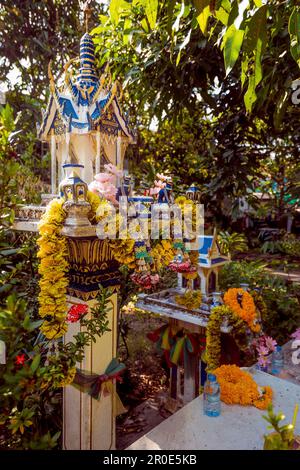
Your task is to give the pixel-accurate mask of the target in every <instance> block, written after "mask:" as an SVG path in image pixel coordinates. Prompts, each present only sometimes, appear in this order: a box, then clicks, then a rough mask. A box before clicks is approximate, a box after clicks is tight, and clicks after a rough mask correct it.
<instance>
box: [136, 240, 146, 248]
mask: <svg viewBox="0 0 300 470" xmlns="http://www.w3.org/2000/svg"><path fill="white" fill-rule="evenodd" d="M144 245H145V242H144V241H142V242H139V241H136V242H135V243H134V246H138V247H139V246H144Z"/></svg>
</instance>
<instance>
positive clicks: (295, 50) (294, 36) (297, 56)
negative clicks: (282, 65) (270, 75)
mask: <svg viewBox="0 0 300 470" xmlns="http://www.w3.org/2000/svg"><path fill="white" fill-rule="evenodd" d="M289 33H290V40H291V44H290V51H291V54H292V57H293V59H294V60H295V61H296V62H297V64H298V65H299V66H300V7H299V6H297V7H294V9H293V11H292V14H291V16H290V19H289Z"/></svg>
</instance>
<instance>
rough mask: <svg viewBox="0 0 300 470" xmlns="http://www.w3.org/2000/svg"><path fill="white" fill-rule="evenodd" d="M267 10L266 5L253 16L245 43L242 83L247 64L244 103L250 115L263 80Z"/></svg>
mask: <svg viewBox="0 0 300 470" xmlns="http://www.w3.org/2000/svg"><path fill="white" fill-rule="evenodd" d="M267 9H268V7H267V5H264V6H262V7H261V8H260V9H259V10H257V11H256V12H255V14H254V15H253V16H252V18H251V20H250V21H249V26H248V30H247V33H246V35H247V37H246V40H245V41H244V44H245V47H244V50H245V54H246V58H245V61H246V62H245V63H244V64H243V65H242V81H244V80H245V75H246V73H245V64H247V68H248V89H247V91H246V93H245V95H244V103H245V106H246V110H247V112H248V113H250V112H251V111H252V108H253V105H254V103H255V101H256V100H257V95H256V92H255V90H256V87H257V85H258V84H259V82H260V81H261V79H262V66H261V59H262V55H263V52H264V50H265V47H266V41H267V30H266V23H267ZM243 62H244V61H243Z"/></svg>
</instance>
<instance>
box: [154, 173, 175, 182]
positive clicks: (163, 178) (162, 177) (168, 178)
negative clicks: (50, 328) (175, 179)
mask: <svg viewBox="0 0 300 470" xmlns="http://www.w3.org/2000/svg"><path fill="white" fill-rule="evenodd" d="M156 177H157V178H158V179H160V180H162V181H172V178H171V176H167V175H164V174H163V173H157V174H156Z"/></svg>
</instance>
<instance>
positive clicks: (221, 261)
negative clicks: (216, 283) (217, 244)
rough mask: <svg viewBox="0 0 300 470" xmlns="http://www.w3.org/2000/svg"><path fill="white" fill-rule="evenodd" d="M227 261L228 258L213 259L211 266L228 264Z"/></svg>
mask: <svg viewBox="0 0 300 470" xmlns="http://www.w3.org/2000/svg"><path fill="white" fill-rule="evenodd" d="M226 261H227V258H221V257H219V258H213V259H212V260H211V264H217V263H224V262H226Z"/></svg>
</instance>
